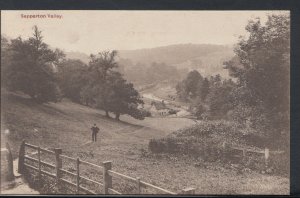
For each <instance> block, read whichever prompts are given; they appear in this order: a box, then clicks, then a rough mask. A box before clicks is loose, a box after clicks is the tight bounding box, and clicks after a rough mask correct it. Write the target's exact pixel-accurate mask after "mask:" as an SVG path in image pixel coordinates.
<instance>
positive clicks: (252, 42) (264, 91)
mask: <svg viewBox="0 0 300 198" xmlns="http://www.w3.org/2000/svg"><path fill="white" fill-rule="evenodd" d="M246 30H247V32H248V33H249V36H248V37H247V38H242V39H241V40H240V41H239V43H238V45H237V46H236V48H235V53H236V57H235V58H233V59H232V60H231V61H228V62H226V63H225V66H226V68H227V69H229V71H230V74H231V76H233V77H235V78H237V80H238V84H239V89H240V90H244V91H243V92H242V93H243V94H244V95H243V99H241V101H244V102H246V103H244V104H243V105H247V106H249V107H257V106H261V107H263V109H264V113H265V114H266V116H267V117H268V118H269V120H270V128H271V127H272V128H273V129H276V130H270V132H272V135H273V136H278V135H279V134H280V132H281V130H284V128H285V130H286V129H287V126H288V118H289V113H288V112H289V73H290V61H289V58H290V18H289V16H288V15H286V14H280V15H270V16H268V20H267V22H266V24H265V25H263V24H262V23H261V21H260V19H259V18H258V19H256V20H252V21H249V23H248V25H247V26H246ZM239 95H240V94H239ZM239 97H241V95H240V96H239ZM284 120H285V122H284Z"/></svg>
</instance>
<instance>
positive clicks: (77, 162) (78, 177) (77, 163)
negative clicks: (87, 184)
mask: <svg viewBox="0 0 300 198" xmlns="http://www.w3.org/2000/svg"><path fill="white" fill-rule="evenodd" d="M79 164H80V161H79V158H77V161H76V165H77V166H76V167H77V183H76V185H77V186H76V187H77V189H76V190H77V194H79V179H80V176H79Z"/></svg>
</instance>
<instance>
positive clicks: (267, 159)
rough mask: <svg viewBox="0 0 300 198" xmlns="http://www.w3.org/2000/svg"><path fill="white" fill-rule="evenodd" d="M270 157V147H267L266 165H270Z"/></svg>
mask: <svg viewBox="0 0 300 198" xmlns="http://www.w3.org/2000/svg"><path fill="white" fill-rule="evenodd" d="M269 157H270V150H269V149H268V148H265V165H266V167H268V163H269Z"/></svg>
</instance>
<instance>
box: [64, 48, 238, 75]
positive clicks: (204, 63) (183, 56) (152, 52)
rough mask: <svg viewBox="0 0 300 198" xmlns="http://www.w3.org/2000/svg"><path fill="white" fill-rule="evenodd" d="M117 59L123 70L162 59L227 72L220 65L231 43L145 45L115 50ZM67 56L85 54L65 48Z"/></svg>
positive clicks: (181, 66) (206, 71) (228, 55)
mask: <svg viewBox="0 0 300 198" xmlns="http://www.w3.org/2000/svg"><path fill="white" fill-rule="evenodd" d="M118 52H119V59H120V61H121V62H122V66H123V67H124V69H125V70H128V69H130V68H132V67H133V66H134V65H136V64H137V63H140V64H141V65H150V64H152V63H153V62H157V63H165V64H167V65H170V66H174V67H176V68H178V69H188V70H192V69H196V70H198V71H199V72H201V74H203V75H205V76H206V75H215V74H218V73H219V74H221V75H222V76H224V77H226V76H228V74H227V71H226V70H224V69H223V67H222V65H223V61H226V60H229V59H230V58H232V57H233V55H234V53H233V47H232V46H226V45H212V44H178V45H169V46H163V47H156V48H148V49H137V50H119V51H118ZM66 56H67V58H72V59H80V60H82V61H83V62H85V63H88V61H89V56H88V55H87V54H84V53H81V52H66Z"/></svg>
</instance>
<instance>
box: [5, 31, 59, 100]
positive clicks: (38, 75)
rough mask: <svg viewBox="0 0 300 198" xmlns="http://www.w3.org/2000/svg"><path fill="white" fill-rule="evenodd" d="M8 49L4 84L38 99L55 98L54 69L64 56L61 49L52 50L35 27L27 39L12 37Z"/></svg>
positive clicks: (56, 93)
mask: <svg viewBox="0 0 300 198" xmlns="http://www.w3.org/2000/svg"><path fill="white" fill-rule="evenodd" d="M9 51H10V58H9V61H8V63H7V64H8V65H7V67H6V70H5V74H4V76H5V81H6V85H7V87H8V88H9V89H10V90H12V91H22V92H24V93H25V94H28V95H29V96H31V97H32V98H33V99H34V100H36V101H37V102H48V101H57V99H58V97H59V89H58V86H57V84H56V78H55V75H54V69H55V67H56V65H57V64H58V63H59V62H60V61H61V60H62V59H63V57H64V54H63V53H62V51H60V50H58V49H56V50H51V49H50V48H49V47H48V45H47V44H46V43H44V42H43V36H42V33H41V31H40V30H39V29H38V27H37V26H34V27H33V36H32V37H30V38H29V39H28V40H22V38H20V37H19V38H17V39H13V40H11V44H10V46H9Z"/></svg>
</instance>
